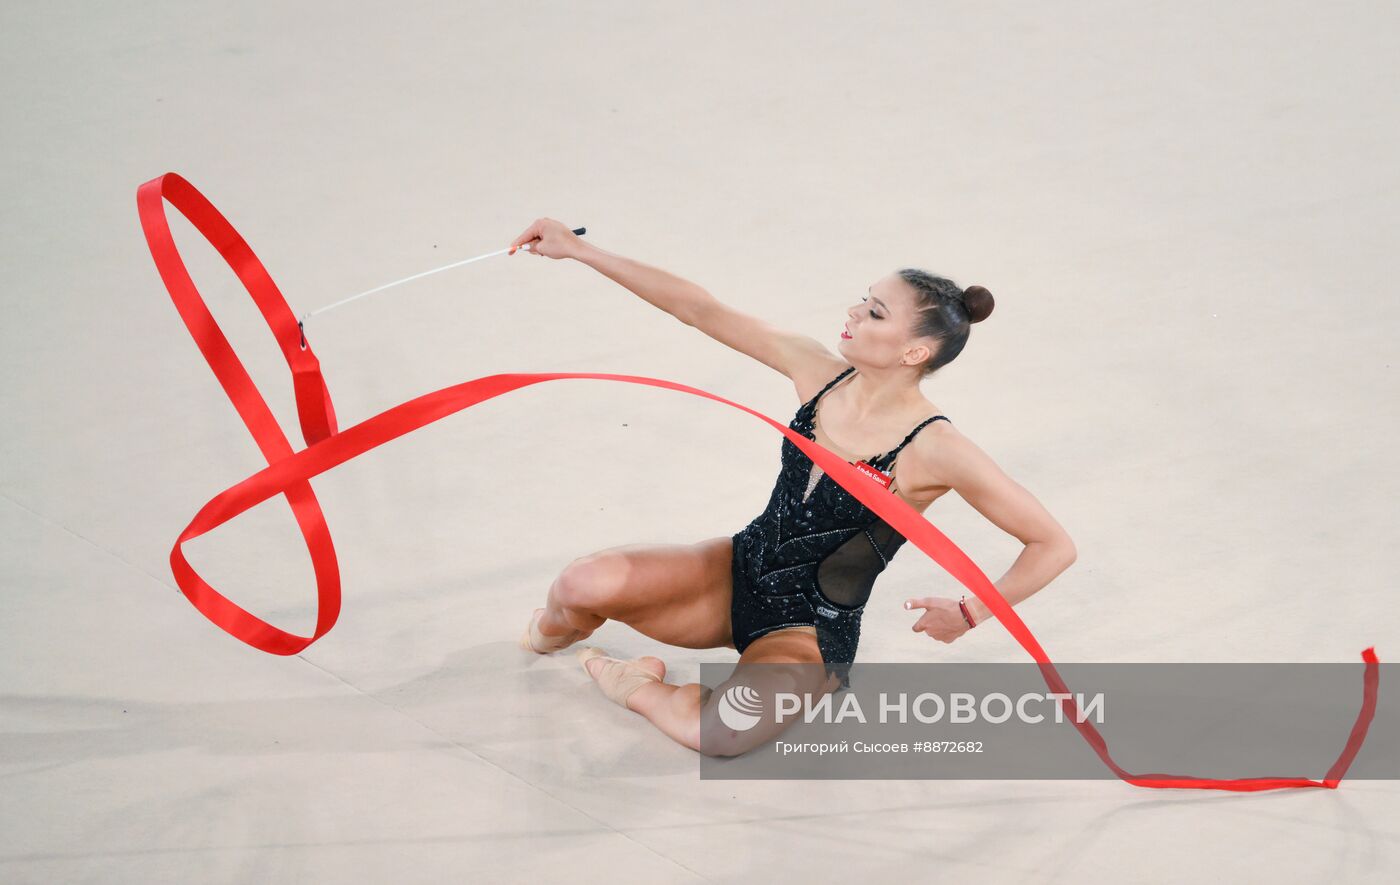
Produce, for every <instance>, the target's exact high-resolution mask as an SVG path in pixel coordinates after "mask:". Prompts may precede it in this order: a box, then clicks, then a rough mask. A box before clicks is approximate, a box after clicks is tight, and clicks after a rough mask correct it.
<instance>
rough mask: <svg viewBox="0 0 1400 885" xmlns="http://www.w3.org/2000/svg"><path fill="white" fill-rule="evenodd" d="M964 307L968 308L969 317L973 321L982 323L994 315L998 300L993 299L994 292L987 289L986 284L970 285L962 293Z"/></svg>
mask: <svg viewBox="0 0 1400 885" xmlns="http://www.w3.org/2000/svg"><path fill="white" fill-rule="evenodd" d="M962 303H963V307H965V308H967V318H968V320H970V321H971V322H974V323H980V322H982V321H983V320H985V319H986V318H987V317H989V316H991V315H992V308H993V307H995V306H996V302H995V301H994V300H993V299H992V293H991V292H989V291H987V288H986V287H985V286H968V287H967V288H966V289H964V290H963V293H962Z"/></svg>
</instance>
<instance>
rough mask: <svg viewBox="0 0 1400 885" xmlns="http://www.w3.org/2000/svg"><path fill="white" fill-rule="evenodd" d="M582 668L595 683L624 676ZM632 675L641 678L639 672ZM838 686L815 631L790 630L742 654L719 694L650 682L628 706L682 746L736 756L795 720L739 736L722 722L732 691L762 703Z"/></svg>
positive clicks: (641, 664) (647, 660) (644, 662)
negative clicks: (724, 699) (721, 699)
mask: <svg viewBox="0 0 1400 885" xmlns="http://www.w3.org/2000/svg"><path fill="white" fill-rule="evenodd" d="M629 664H630V665H631V666H632V667H635V668H645V670H646V671H648V672H652V673H656V674H657V675H659V676H663V677H664V675H665V665H664V664H662V663H661V661H659V660H658V659H656V658H654V657H649V656H648V657H644V658H639V659H637V660H636V661H632V662H629ZM584 666H585V669H588V670H589V673H590V675H592V676H594V678H595V679H597V678H599V677H601V676H605V675H606V676H617V675H620V671H618V670H616V668H615V666H614V672H612V673H607V674H605V673H604V672H603V670H602V666H603V665H602V664H601V663H600V664H595V665H594V666H593V667H589V666H588V662H587V661H585V662H584ZM633 672H634V673H640V670H636V671H633ZM633 678H635V677H633ZM837 683H838V680H836V679H835V678H834V677H832V678H828V677H827V676H826V668H825V665H824V664H823V662H822V657H821V651H820V649H819V648H818V646H817V640H816V635H815V630H813V629H812V628H788V629H783V630H777V631H774V632H772V633H769V634H767V635H766V636H762V637H760V638H758V639H756V640H754V641H753V642H752V643H751V644H750V645H749V646H748V647H747V648H746V649H744V654H743V655H742V656H741V657H740V659H739V663H738V665H737V666H736V667H735V668H734V674H733V675H732V676H730V677H729V679H727V680H726V681H725V682H724V683H723V684H722V685H720V686H718V687H717V688H715V689H711V688H709V687H708V686H705V685H702V684H700V683H697V682H692V683H687V684H685V685H671V684H668V683H666V682H660V681H657V682H652V681H650V680H647V681H645V682H644V683H643V684H642V685H640V686H638V687H636V688H635V689H634V690H633V691H632V692H631V694H630V696H629V697H628V698H627V703H626V706H627V708H628V709H629V710H632V711H634V712H637V713H640V714H641V715H642V716H645V717H646V718H647V720H648V721H650V722H651V723H652V724H653V725H655V726H656V727H657V728H658V729H659V730H660V731H661V732H662V733H663V734H665V735H666V736H667V737H669V738H671V739H672V740H674V741H676V742H677V743H679V744H681V745H682V746H686V747H689V748H690V749H692V750H696V751H699V752H701V753H704V754H705V755H708V756H737V755H740V754H741V753H745V752H747V751H748V750H750V749H752V748H753V747H755V746H758V745H759V744H762V743H764V742H766V741H769V740H772V739H773V737H774V736H775V735H777V734H778V733H780V732H782V731H783V730H784V729H785V728H787V726H788V724H789V723H790V722H791V719H790V718H789V719H788V720H781V721H780V720H777V719H776V718H773V717H770V718H769V719H766V720H762V721H760V722H759V723H758V724H756V725H755V726H753V727H752V728H750V729H744V730H742V731H739V730H735V729H732V728H729V727H728V726H727V725H725V724H724V723H723V722H722V721H721V720H720V719H719V716H718V711H717V707H716V703H717V701H716V700H715V696H716V695H721V696H722V695H723V694H724V692H726V691H727V690H729V688H730V687H731V686H735V685H744V686H748V687H750V688H752V689H753V690H754V691H755V692H757V694H758V696H760V697H768V698H771V697H772V695H773V694H774V693H775V692H776V691H791V692H794V693H812V694H814V695H818V696H819V695H821V694H825V693H827V692H829V691H831V690H833V689H834V688H835V686H836V684H837ZM769 706H770V707H771V703H770V705H769ZM702 723H703V728H702Z"/></svg>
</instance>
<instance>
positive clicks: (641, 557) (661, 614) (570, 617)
mask: <svg viewBox="0 0 1400 885" xmlns="http://www.w3.org/2000/svg"><path fill="white" fill-rule="evenodd" d="M732 562H733V540H732V539H731V538H730V537H720V538H710V539H708V540H705V541H701V542H699V543H696V544H629V545H624V546H621V547H612V548H609V549H607V550H601V551H599V552H597V553H592V554H589V555H587V556H583V557H580V558H579V559H576V560H574V561H573V562H571V563H569V565H568V566H567V567H566V568H565V569H564V570H563V571H562V572H561V573H560V574H559V576H558V577H557V578H555V580H554V583H553V584H551V585H550V588H549V593H548V595H547V597H546V600H545V608H544V611H543V612H542V613H540V614H538V615H537V617H538V618H539V621H538V624H537V628H538V631H539V632H540V633H541V634H543V638H544V639H545V640H550V639H554V640H559V639H560V638H561V637H562V638H563V640H567V641H578V640H580V639H583V638H585V637H587V636H589V635H590V634H592V633H593V631H594V630H597V629H598V628H599V627H600V626H602V624H603V622H605V621H607V620H609V619H611V620H616V621H622V622H623V623H625V624H627V625H628V626H630V627H632V628H633V629H634V630H636V631H638V632H639V633H642V634H644V635H646V636H650V637H651V638H652V639H655V640H657V641H659V642H664V643H666V644H668V645H676V646H680V647H682V648H723V647H729V648H733V638H732V636H731V631H730V626H729V604H730V599H731V598H732V594H733V589H732V583H733V581H732V577H731V572H730V569H731V564H732ZM553 644H554V645H558V642H557V641H556V642H555V643H553ZM559 647H562V646H559Z"/></svg>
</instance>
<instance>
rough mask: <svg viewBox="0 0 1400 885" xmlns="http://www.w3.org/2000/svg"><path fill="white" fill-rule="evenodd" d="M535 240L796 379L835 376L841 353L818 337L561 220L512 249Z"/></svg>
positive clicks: (534, 228) (541, 226)
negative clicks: (597, 241)
mask: <svg viewBox="0 0 1400 885" xmlns="http://www.w3.org/2000/svg"><path fill="white" fill-rule="evenodd" d="M525 243H530V251H531V252H533V253H535V254H537V255H543V256H545V257H547V258H573V259H576V260H578V261H580V262H582V263H584V264H586V265H588V266H589V267H591V268H593V269H594V270H596V271H598V272H599V273H601V274H602V275H603V276H605V277H607V278H608V279H610V280H612V281H614V282H616V283H619V284H621V285H622V286H624V287H626V288H627V289H629V290H631V291H632V292H633V293H634V294H636V295H637V296H638V297H640V298H641V299H642V300H644V301H646V302H647V303H649V304H651V305H654V306H655V307H658V308H660V309H661V310H664V311H665V312H666V313H669V314H670V315H671V316H673V317H675V318H676V319H678V320H680V321H681V322H683V323H685V324H686V325H687V326H693V327H694V328H696V329H699V330H700V331H701V332H704V333H705V334H706V335H708V336H710V337H711V338H713V339H715V340H716V341H718V342H720V343H721V344H724V345H726V346H727V347H732V348H733V349H735V350H737V351H739V352H740V353H742V354H745V355H746V356H751V357H753V358H754V359H756V360H758V361H759V362H761V363H763V364H764V365H766V366H768V367H770V368H772V369H776V370H777V371H779V372H781V373H782V374H784V375H786V376H788V377H789V378H793V380H797V379H796V378H795V377H794V375H795V374H810V373H811V372H812V367H813V366H817V367H820V368H818V369H817V370H816V375H820V376H821V377H823V378H825V377H827V376H829V375H830V370H829V366H830V364H831V362H832V361H833V360H836V359H837V357H836V356H835V355H833V354H832V353H831V352H830V351H829V350H827V349H826V348H825V347H823V346H822V345H821V343H820V342H818V341H817V340H816V339H815V338H810V337H808V336H806V335H800V334H796V333H793V332H787V331H784V330H782V329H779V328H777V327H775V326H773V325H772V324H770V323H768V322H766V321H765V320H762V319H760V318H758V317H755V316H752V315H750V314H747V313H744V312H743V311H740V310H737V309H735V308H734V307H731V306H730V305H728V304H725V303H724V302H722V301H720V300H719V299H718V298H715V297H714V296H713V295H711V294H710V292H709V291H708V290H706V289H704V288H703V287H701V286H699V285H697V284H696V283H692V282H691V281H689V280H686V279H682V278H681V277H678V276H676V275H675V274H672V273H669V272H667V271H664V270H662V269H661V268H659V267H653V266H652V265H649V264H645V263H643V262H641V261H637V260H636V259H633V258H627V257H625V256H622V255H617V254H615V253H612V252H608V251H607V250H605V249H601V248H599V247H598V246H595V245H593V244H592V243H586V242H584V241H583V240H582V239H580V238H579V237H577V236H575V235H574V233H573V232H572V231H571V230H569V228H568V227H567V226H566V225H564V224H563V223H562V222H559V221H555V220H554V219H552V218H541V219H539V220H537V221H535V222H534V223H533V224H531V225H530V226H529V227H528V228H526V229H525V232H524V233H522V234H521V235H520V236H518V237H516V238H515V241H514V242H512V243H511V248H512V249H514V248H515V247H517V246H520V245H523V244H525Z"/></svg>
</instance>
